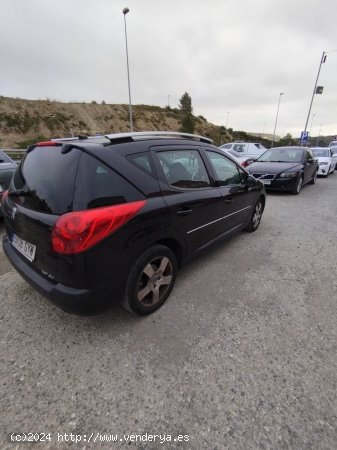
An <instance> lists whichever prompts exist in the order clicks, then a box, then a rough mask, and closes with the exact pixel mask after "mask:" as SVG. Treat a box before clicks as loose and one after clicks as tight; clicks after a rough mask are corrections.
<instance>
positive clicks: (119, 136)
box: [105, 131, 213, 144]
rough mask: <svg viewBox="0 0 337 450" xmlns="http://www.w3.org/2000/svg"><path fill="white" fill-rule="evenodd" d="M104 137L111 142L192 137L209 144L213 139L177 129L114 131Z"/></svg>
mask: <svg viewBox="0 0 337 450" xmlns="http://www.w3.org/2000/svg"><path fill="white" fill-rule="evenodd" d="M105 137H106V138H107V139H109V140H110V141H111V142H112V143H113V141H115V140H117V141H119V142H123V141H124V140H125V141H126V142H127V141H130V140H132V141H134V140H137V139H146V138H156V137H158V138H161V137H163V138H164V137H168V138H184V139H193V140H194V141H199V142H205V143H207V144H211V143H212V142H213V141H212V139H210V138H207V137H204V136H199V135H197V134H190V133H180V132H178V131H138V132H134V133H114V134H106V135H105Z"/></svg>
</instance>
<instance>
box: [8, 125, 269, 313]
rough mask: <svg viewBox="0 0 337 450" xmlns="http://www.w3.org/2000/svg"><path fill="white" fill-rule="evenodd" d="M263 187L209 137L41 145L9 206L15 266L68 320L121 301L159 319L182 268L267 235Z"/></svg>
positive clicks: (142, 136)
mask: <svg viewBox="0 0 337 450" xmlns="http://www.w3.org/2000/svg"><path fill="white" fill-rule="evenodd" d="M265 201H266V197H265V189H264V186H263V184H262V183H260V182H259V181H257V180H255V179H254V178H253V177H252V176H250V175H249V174H248V173H247V172H246V171H245V170H244V169H243V168H242V167H240V165H239V164H237V163H235V162H234V161H232V160H231V159H230V158H227V157H226V156H225V155H224V154H223V153H222V152H221V150H219V149H218V148H216V147H214V146H213V145H211V141H210V140H209V139H207V138H203V137H198V136H194V135H187V134H181V133H168V132H167V133H165V132H152V133H151V132H149V133H145V132H144V133H126V134H115V135H108V136H107V137H105V138H102V137H100V138H97V139H95V138H92V139H77V140H73V141H69V140H65V141H62V140H55V141H50V142H42V143H38V144H36V145H34V146H32V147H29V148H28V150H27V155H26V156H25V158H24V159H23V161H22V162H21V164H20V166H19V168H18V169H17V171H16V172H15V175H14V177H13V179H12V182H11V184H10V187H9V191H8V192H7V193H6V194H5V199H4V202H3V208H4V216H5V226H6V233H7V234H6V236H5V237H4V239H3V248H4V251H5V254H6V255H7V257H8V258H9V260H10V262H11V263H12V265H13V266H14V267H15V268H16V269H17V270H18V272H19V273H20V274H21V275H22V276H23V277H24V278H25V279H26V280H27V281H28V282H29V283H30V284H32V285H33V286H34V287H35V288H36V289H37V290H38V291H39V292H40V293H42V294H43V295H44V296H46V297H47V298H48V299H50V300H51V301H53V302H54V303H55V304H57V305H58V306H60V307H61V308H62V309H64V310H65V311H69V312H76V313H81V314H90V313H94V312H98V311H99V310H102V309H104V308H106V307H108V306H109V305H112V304H113V303H115V302H122V303H123V305H124V306H125V307H126V308H127V309H128V310H130V311H132V312H134V313H138V314H149V313H151V312H153V311H155V310H156V309H157V308H159V307H160V306H161V305H162V304H163V303H164V301H165V300H166V299H167V297H168V296H169V294H170V292H171V290H172V288H173V285H174V282H175V278H176V273H177V270H178V268H180V267H181V266H182V265H183V264H184V263H185V262H186V261H188V260H189V259H190V258H192V257H193V256H195V255H197V254H199V253H200V252H201V251H202V250H203V249H205V248H207V247H208V246H210V245H211V244H213V243H215V242H218V240H219V239H221V238H224V237H227V236H229V235H230V234H232V233H233V232H238V231H239V230H242V229H244V228H245V229H246V230H248V231H255V230H256V229H257V228H258V226H259V223H260V220H261V216H262V213H263V210H264V206H265Z"/></svg>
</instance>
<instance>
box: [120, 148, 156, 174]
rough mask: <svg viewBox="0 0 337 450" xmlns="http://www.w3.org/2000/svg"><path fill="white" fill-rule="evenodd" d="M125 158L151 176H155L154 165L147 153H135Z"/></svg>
mask: <svg viewBox="0 0 337 450" xmlns="http://www.w3.org/2000/svg"><path fill="white" fill-rule="evenodd" d="M126 158H127V159H128V161H130V162H131V163H132V164H134V165H135V166H136V167H138V168H139V169H141V170H143V171H144V172H146V173H147V174H149V175H151V176H153V177H156V173H155V169H154V165H153V162H152V160H151V158H150V155H149V153H136V154H135V155H128V156H127V157H126Z"/></svg>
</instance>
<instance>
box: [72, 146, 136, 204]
mask: <svg viewBox="0 0 337 450" xmlns="http://www.w3.org/2000/svg"><path fill="white" fill-rule="evenodd" d="M144 198H145V197H144V195H143V194H142V193H141V192H140V191H138V189H136V188H135V187H134V186H133V185H132V184H131V183H129V182H128V181H127V180H125V179H124V178H123V177H122V176H120V175H118V174H117V173H116V172H115V171H114V170H112V169H111V168H110V167H108V166H107V165H106V164H104V163H102V162H101V161H99V160H98V159H96V158H94V157H93V156H91V155H88V154H87V153H82V155H81V160H80V164H79V168H78V174H77V178H76V187H75V200H74V209H75V210H84V209H91V208H99V207H101V206H111V205H118V204H121V203H127V202H135V201H138V200H143V199H144Z"/></svg>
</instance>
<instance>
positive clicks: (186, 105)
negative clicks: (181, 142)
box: [179, 92, 195, 133]
mask: <svg viewBox="0 0 337 450" xmlns="http://www.w3.org/2000/svg"><path fill="white" fill-rule="evenodd" d="M179 108H180V115H181V129H180V131H182V132H184V133H194V129H195V120H194V116H193V113H192V112H193V108H192V99H191V97H190V96H189V95H188V93H187V92H185V94H184V95H183V96H182V97H181V99H180V104H179Z"/></svg>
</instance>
